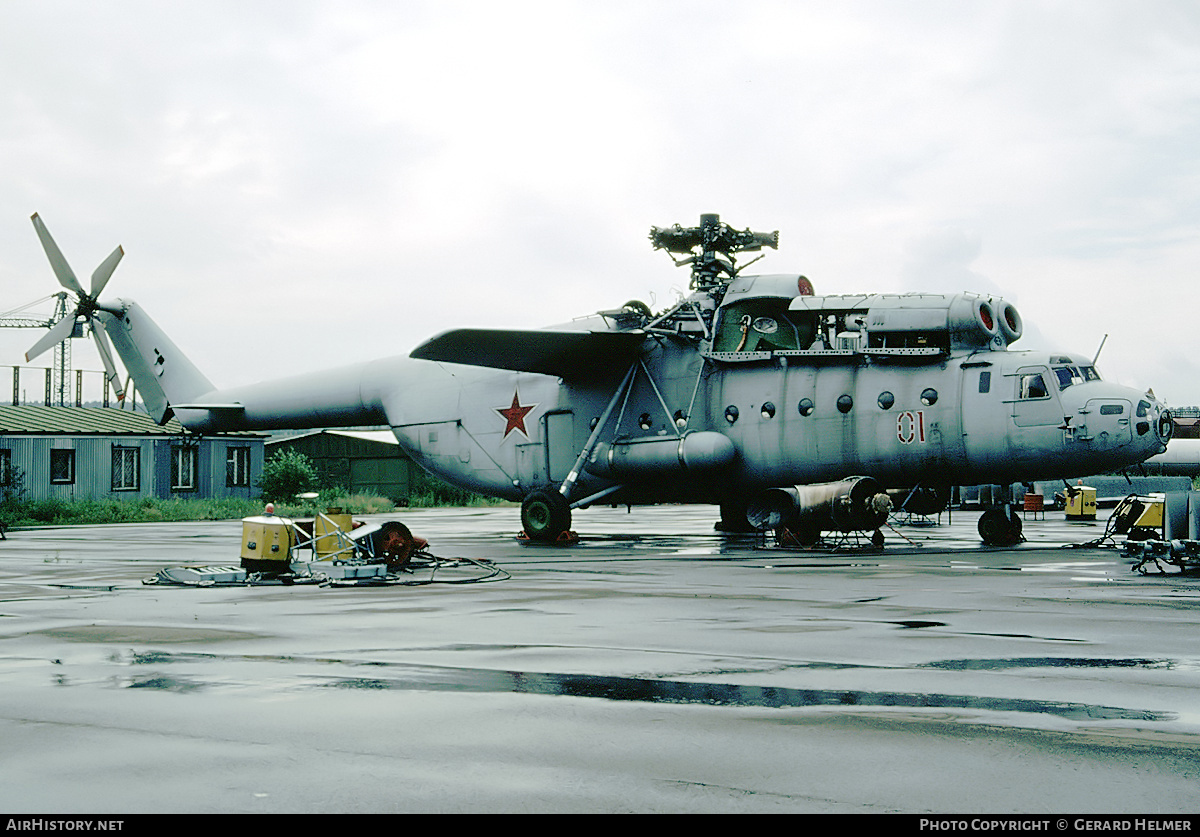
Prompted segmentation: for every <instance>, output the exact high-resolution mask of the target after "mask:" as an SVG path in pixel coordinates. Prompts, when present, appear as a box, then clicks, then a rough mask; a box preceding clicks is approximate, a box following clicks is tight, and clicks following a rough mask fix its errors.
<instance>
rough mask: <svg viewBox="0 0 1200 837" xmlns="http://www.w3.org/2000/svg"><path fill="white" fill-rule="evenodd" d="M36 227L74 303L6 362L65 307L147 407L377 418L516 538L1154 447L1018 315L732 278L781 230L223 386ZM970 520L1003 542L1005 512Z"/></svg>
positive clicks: (854, 510)
mask: <svg viewBox="0 0 1200 837" xmlns="http://www.w3.org/2000/svg"><path fill="white" fill-rule="evenodd" d="M33 223H34V227H35V229H36V230H37V233H38V235H39V237H40V239H41V241H42V245H43V247H44V249H45V251H46V254H47V256H48V257H49V259H50V263H51V265H52V267H53V269H54V272H55V275H56V276H57V277H58V280H59V282H60V284H62V285H63V287H64V288H66V289H67V290H68V291H71V292H72V293H73V294H75V296H76V297H77V298H78V306H77V308H76V312H75V316H74V317H68V318H66V319H64V320H63V321H62V322H60V323H59V324H58V325H57V326H55V327H54V328H53V329H51V330H50V332H49V333H48V334H46V335H45V336H44V337H43V338H42V339H41V340H39V341H38V342H37V343H36V344H35V345H34V346H33V348H32V349H31V350H30V352H29V354H28V355H27V359H32V358H33V357H35V356H36V355H38V354H40V353H41V352H43V351H45V350H46V349H48V348H50V347H51V346H53V345H55V344H56V343H57V342H58V341H60V340H62V339H65V338H66V337H68V336H70V334H71V331H72V330H73V329H74V328H75V326H76V325H77V323H82V322H86V323H88V324H89V326H90V328H91V330H92V333H93V336H94V337H95V339H96V342H97V347H98V349H99V352H100V355H101V358H102V360H103V361H104V364H105V368H106V371H107V374H108V377H109V380H110V381H112V382H113V385H114V388H118V389H119V381H120V379H119V375H118V373H117V370H116V367H115V364H114V362H113V359H112V352H111V350H110V345H109V341H110V340H111V345H112V346H114V347H115V348H116V352H117V354H118V355H119V356H120V358H121V360H122V361H123V363H124V365H125V367H126V369H127V370H128V372H129V374H130V375H131V376H132V378H133V380H134V382H135V384H136V386H137V389H138V391H139V392H140V394H141V396H142V398H143V400H144V401H145V403H146V406H147V408H148V409H149V411H150V413H151V414H152V415H153V416H154V417H155V418H156V419H157V420H158V421H160V422H165V421H166V420H167V419H168V418H169V417H171V416H172V415H174V416H175V417H176V418H178V420H179V421H180V422H181V423H182V424H183V425H184V426H185V427H187V428H189V429H190V430H192V431H195V432H198V433H206V432H216V431H230V430H250V429H260V430H262V429H282V428H309V427H338V426H342V427H344V426H356V425H374V424H386V425H388V426H389V427H391V429H392V432H393V433H394V434H395V436H396V439H397V440H398V441H399V443H400V445H401V446H402V447H403V448H404V450H405V451H406V452H407V453H408V454H409V455H410V456H411V457H412V458H413V459H414V460H416V461H417V462H418V463H420V464H421V465H422V466H424V467H425V468H426V469H428V470H429V471H430V472H432V473H434V474H436V475H437V476H439V477H441V478H442V479H444V480H446V481H447V482H450V483H453V484H455V485H458V486H461V487H463V488H467V489H470V490H472V491H476V492H479V493H481V494H486V495H490V496H495V497H503V498H508V499H511V500H517V501H520V502H521V520H522V525H523V527H524V533H525V535H526V536H527V537H529V538H530V539H532V540H536V541H558V540H561V539H565V538H568V537H569V535H570V527H571V512H572V510H573V509H576V508H585V507H587V506H589V505H592V504H595V503H605V504H620V505H625V504H629V505H639V504H649V503H666V502H673V503H711V504H716V505H719V506H720V507H721V512H722V525H723V526H724V527H725V528H737V527H738V526H739V524H744V523H746V522H749V523H750V524H752V525H754V526H756V527H758V528H774V529H776V530H777V531H780V532H786V533H788V534H789V535H790V536H791V537H794V538H796V539H797V540H798V541H799V542H800V543H812V542H814V541H815V540H817V539H818V538H819V537H820V535H821V532H823V531H841V532H852V531H863V532H870V531H875V534H876V536H877V537H880V536H879V532H878V530H879V527H880V526H881V525H882V524H883V523H884V521H885V520H886V518H887V514H888V512H889V510H890V509H891V508H892V506H893V504H894V503H898V502H904V501H909V500H912V499H913V498H916V497H924V498H926V499H928V498H930V497H932V498H933V500H934V505H935V506H936V505H938V504H941V503H944V501H945V499H946V497H948V491H949V486H951V485H975V484H981V483H1006V482H1021V481H1033V480H1051V479H1070V478H1074V477H1079V476H1085V475H1090V474H1096V473H1108V472H1112V471H1116V470H1120V469H1122V468H1125V467H1127V466H1130V465H1134V464H1136V463H1138V462H1141V461H1142V460H1144V459H1146V458H1147V457H1150V456H1153V455H1155V454H1157V453H1160V452H1162V451H1163V450H1165V447H1166V442H1167V439H1168V438H1169V436H1170V432H1171V427H1172V423H1171V418H1170V415H1169V413H1168V412H1167V410H1166V408H1165V406H1164V405H1163V404H1162V403H1160V402H1159V401H1158V400H1157V399H1156V398H1155V397H1154V396H1153V394H1151V393H1150V392H1149V391H1147V392H1145V393H1143V392H1140V391H1138V390H1135V389H1131V388H1129V387H1123V386H1118V385H1116V384H1112V383H1109V382H1107V381H1104V380H1103V379H1102V378H1101V377H1100V375H1099V373H1098V372H1097V371H1096V369H1095V366H1094V363H1093V362H1092V361H1091V360H1089V359H1088V358H1087V357H1086V356H1083V355H1064V354H1045V353H1038V352H1023V351H1011V350H1010V349H1009V346H1010V344H1011V343H1013V342H1014V341H1016V340H1017V339H1018V338H1019V337H1020V336H1021V332H1022V322H1021V317H1020V315H1019V314H1018V312H1017V310H1016V308H1015V307H1014V306H1013V305H1012V304H1011V303H1009V302H1006V301H1004V300H1003V299H998V298H995V297H989V296H980V295H977V294H973V293H960V294H955V295H951V296H946V295H940V294H920V293H912V294H898V295H895V294H893V295H889V294H858V295H843V296H815V295H814V294H813V290H812V286H811V284H810V283H809V282H808V280H807V279H806V278H805V277H803V276H799V275H795V274H765V275H747V274H745V273H743V271H742V268H744V267H745V266H748V265H742V266H739V265H738V264H737V258H738V256H739V255H740V254H742V253H747V252H756V251H761V250H762V249H763V248H764V247H770V248H772V249H777V248H778V240H779V238H778V236H779V234H778V233H777V232H773V233H758V232H751V231H750V230H743V231H739V230H735V229H733V228H732V227H730V226H729V225H728V224H726V223H725V222H723V221H721V220H720V218H719V217H718V216H716V215H704V216H701V219H700V224H699V225H698V226H695V227H682V226H679V225H675V226H673V227H666V228H659V227H654V228H652V229H651V232H650V239H651V242H652V243H653V245H654V247H655V249H661V250H665V251H667V253H668V254H670V255H671V257H672V260H673V261H675V263H676V264H677V265H680V266H687V267H690V270H691V286H690V291H691V293H690V294H689V295H687V296H686V297H684V298H682V299H681V300H680V301H679V302H678V303H676V304H674V305H672V306H670V307H669V308H667V309H666V310H664V311H662V312H660V313H654V312H652V311H651V310H650V309H649V308H648V307H647V306H646V305H644V304H643V303H640V302H629V303H626V304H625V305H623V306H621V307H620V308H614V309H612V310H605V311H600V312H599V313H597V314H596V315H594V316H591V317H587V318H584V319H581V320H577V321H575V322H572V323H570V324H567V325H562V326H556V327H552V328H548V329H544V330H534V331H525V330H503V329H501V330H496V329H487V330H484V329H455V330H453V331H447V332H444V333H442V334H440V335H438V336H436V337H434V338H432V339H431V340H429V341H427V342H425V343H424V344H422V345H420V346H418V347H417V348H416V349H415V350H414V351H413V352H412V353H411V354H410V355H409V356H408V357H392V358H387V359H383V360H378V361H373V362H368V363H362V364H357V365H354V366H349V367H346V368H343V369H339V370H335V371H333V372H322V373H308V374H303V375H297V376H294V377H290V378H287V379H282V380H276V381H270V382H264V383H259V384H254V385H250V386H242V387H235V388H231V389H220V388H218V387H216V386H214V385H213V384H212V383H211V382H210V381H209V380H208V378H206V377H205V376H204V375H203V374H202V373H201V372H200V370H199V369H198V368H197V367H196V366H195V365H194V364H193V363H192V362H191V361H190V360H189V359H188V358H187V357H186V356H185V355H184V354H183V352H182V351H180V350H179V348H178V347H177V346H176V345H175V344H174V343H173V342H172V341H171V340H170V339H169V338H168V337H167V336H166V334H165V333H164V332H163V331H162V330H161V329H160V328H159V327H158V326H157V325H156V324H155V323H154V322H153V320H151V319H150V317H149V316H147V315H146V314H145V313H144V312H143V311H142V309H141V308H140V307H139V306H138V305H137V304H136V303H135V302H133V301H130V300H124V299H112V300H107V301H101V300H100V299H99V295H100V293H101V292H102V291H103V290H104V287H105V285H106V284H107V282H108V279H109V277H110V276H111V275H112V272H113V270H114V269H115V267H116V265H117V262H119V261H120V258H121V255H122V252H123V251H122V250H121V248H119V247H118V248H117V250H115V251H114V252H113V254H112V255H111V256H109V258H108V259H106V260H105V261H104V262H103V263H102V264H101V265H100V267H99V268H97V269H96V271H95V273H93V275H92V280H91V287H90V289H89V290H87V291H85V290H84V289H83V287H82V286H81V285H80V283H79V281H78V280H77V279H76V277H75V275H74V273H73V272H72V271H71V268H70V267H69V265H68V264H67V261H66V259H64V258H63V256H62V253H61V252H60V251H59V249H58V247H57V245H56V244H55V243H54V240H53V239H52V238H51V236H50V234H49V232H48V231H47V230H46V228H45V226H44V224H43V223H42V221H41V219H40V218H39V217H38V216H37V215H34V216H33ZM761 257H762V256H761V255H759V256H758V257H757V258H761ZM757 258H756V259H754V260H753V261H757ZM889 490H890V491H891V493H890V494H889ZM979 530H980V535H981V536H982V537H983V539H984V541H985V542H988V543H992V544H1012V543H1016V542H1017V541H1019V540H1020V521H1019V519H1018V518H1017V517H1016V515H1015V514H1013V513H1012V511H1011V510H1010V509H1007V508H997V509H993V510H989V511H987V512H985V513H984V514H983V515H982V516H981V518H980V524H979Z"/></svg>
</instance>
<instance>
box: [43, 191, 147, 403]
mask: <svg viewBox="0 0 1200 837" xmlns="http://www.w3.org/2000/svg"><path fill="white" fill-rule="evenodd" d="M32 221H33V228H34V229H35V230H36V231H37V234H38V238H39V239H41V242H42V249H43V250H45V251H46V257H47V258H48V259H49V260H50V267H51V268H52V269H53V270H54V275H55V277H56V278H57V279H58V283H59V284H60V285H62V286H63V288H65V289H66V290H67V291H69V292H70V293H72V294H74V295H75V298H76V306H75V313H74V314H72V315H70V316H67V317H63V319H61V320H59V321H58V322H57V323H56V324H55V325H54V326H53V327H52V328H51V329H50V330H49V331H48V332H46V334H45V335H43V336H42V338H41V339H40V340H38V341H37V342H36V343H34V344H33V346H31V347H30V349H29V351H28V352H26V353H25V360H26V362H28V361H31V360H33V359H34V358H36V357H37V356H38V355H40V354H42V353H43V352H45V351H46V350H47V349H50V348H53V347H54V346H56V345H58V344H59V343H61V342H62V341H63V340H66V339H67V338H69V337H70V336H71V335H72V334H73V333H74V331H75V325H76V323H78V322H79V320H81V319H82V320H84V321H85V322H86V323H87V324H88V328H89V330H90V331H91V333H92V338H93V339H94V340H95V342H96V350H97V352H98V353H99V354H100V360H101V362H102V363H103V364H104V376H105V378H106V380H107V382H108V385H109V386H111V387H112V388H113V391H114V392H116V394H117V400H118V401H121V400H124V398H125V388H124V387H123V386H122V385H121V377H120V375H119V374H118V373H117V367H116V364H115V363H114V362H113V353H112V346H111V344H110V343H109V340H108V334H107V333H106V332H105V331H104V323H103V322H101V320H100V319H99V318H98V317H97V316H96V312H97V311H98V310H101V309H100V307H99V304H98V299H99V296H100V294H101V292H103V290H104V288H105V286H106V285H107V284H108V280H109V279H110V278H112V274H113V271H114V270H116V269H117V265H118V264H119V263H120V261H121V258H122V257H123V256H124V255H125V251H124V250H123V249H122V248H121V247H117V249H116V250H113V251H112V253H111V254H109V256H108V258H106V259H105V260H104V261H102V262H101V263H100V265H99V267H97V268H96V269H95V270H94V271H93V272H92V278H91V287H90V290H89V291H85V290H84V289H83V286H82V285H81V284H80V283H79V279H77V278H76V276H75V272H74V271H73V270H71V265H70V264H68V263H67V260H66V258H65V257H64V256H63V254H62V251H61V250H60V249H59V248H58V244H56V243H55V241H54V238H53V237H52V236H51V235H50V231H49V230H48V229H46V225H45V224H44V223H43V222H42V219H41V217H39V216H38V214H37V213H34V215H33V218H32Z"/></svg>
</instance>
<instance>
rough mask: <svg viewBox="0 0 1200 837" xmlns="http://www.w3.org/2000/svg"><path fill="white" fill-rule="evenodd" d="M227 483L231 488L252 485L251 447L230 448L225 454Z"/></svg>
mask: <svg viewBox="0 0 1200 837" xmlns="http://www.w3.org/2000/svg"><path fill="white" fill-rule="evenodd" d="M225 485H226V486H228V487H229V488H237V487H241V486H246V487H249V485H250V448H228V452H227V453H226V454H225Z"/></svg>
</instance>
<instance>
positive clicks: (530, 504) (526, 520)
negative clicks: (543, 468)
mask: <svg viewBox="0 0 1200 837" xmlns="http://www.w3.org/2000/svg"><path fill="white" fill-rule="evenodd" d="M521 526H522V527H524V529H525V535H526V536H527V537H528V538H529V539H530V540H534V541H546V542H551V541H556V540H558V539H559V537H560V536H561V535H563V534H564V533H566V532H569V531H570V530H571V504H570V503H568V502H567V498H566V497H564V496H562V495H561V494H559V493H558V492H557V491H543V490H540V489H539V490H537V491H531V492H530V493H529V494H527V495H526V496H525V499H524V500H523V501H521Z"/></svg>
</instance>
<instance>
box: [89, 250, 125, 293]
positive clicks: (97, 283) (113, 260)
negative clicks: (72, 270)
mask: <svg viewBox="0 0 1200 837" xmlns="http://www.w3.org/2000/svg"><path fill="white" fill-rule="evenodd" d="M124 255H125V251H124V250H123V249H122V248H121V247H120V246H118V247H117V249H116V250H113V251H112V253H110V254H109V256H108V258H107V259H105V260H104V261H102V262H100V266H99V267H98V268H96V269H95V270H93V271H92V299H96V298H97V297H99V296H100V292H101V291H103V290H104V286H105V285H107V284H108V280H109V277H111V276H112V274H113V271H114V270H116V269H117V264H118V263H119V262H120V261H121V257H122V256H124Z"/></svg>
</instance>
